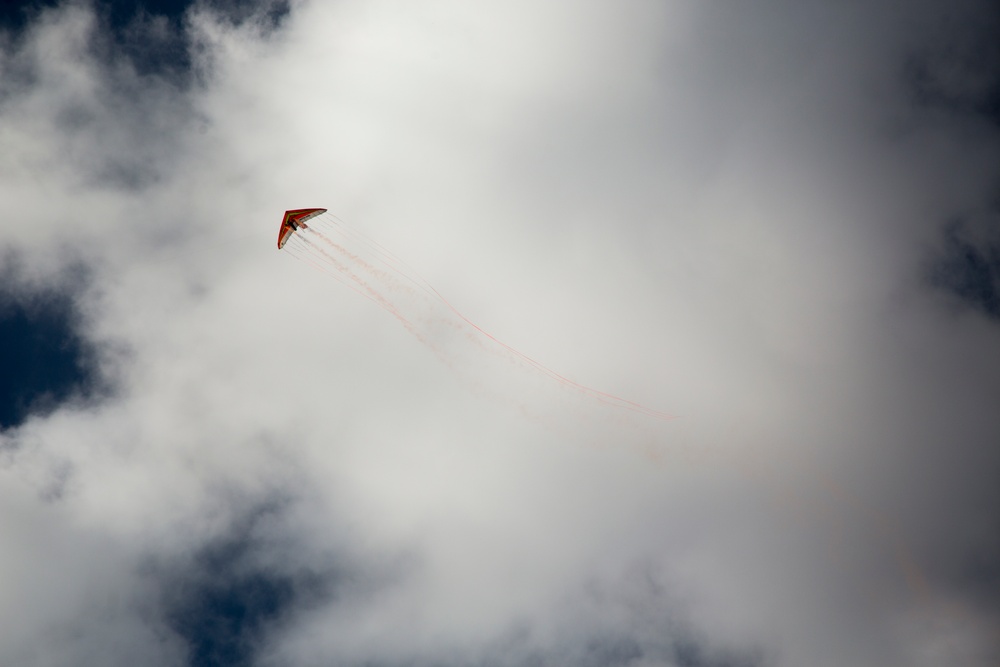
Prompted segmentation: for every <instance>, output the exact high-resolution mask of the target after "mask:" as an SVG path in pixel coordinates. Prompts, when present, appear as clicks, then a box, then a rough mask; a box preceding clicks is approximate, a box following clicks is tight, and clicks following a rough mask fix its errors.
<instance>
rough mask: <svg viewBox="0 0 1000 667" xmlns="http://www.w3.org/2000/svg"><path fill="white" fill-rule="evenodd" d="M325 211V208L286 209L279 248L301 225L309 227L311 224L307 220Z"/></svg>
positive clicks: (279, 233)
mask: <svg viewBox="0 0 1000 667" xmlns="http://www.w3.org/2000/svg"><path fill="white" fill-rule="evenodd" d="M324 213H326V209H325V208H296V209H292V210H291V211H285V217H284V218H282V219H281V227H280V228H279V229H278V249H279V250H281V248H283V247H284V245H285V243H286V242H287V241H288V239H290V238H291V236H292V234H294V233H295V232H296V231H298V229H299V228H300V227H301V228H303V229H308V228H309V225H307V224H305V222H306V220H312V219H313V218H315V217H316V216H317V215H322V214H324Z"/></svg>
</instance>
